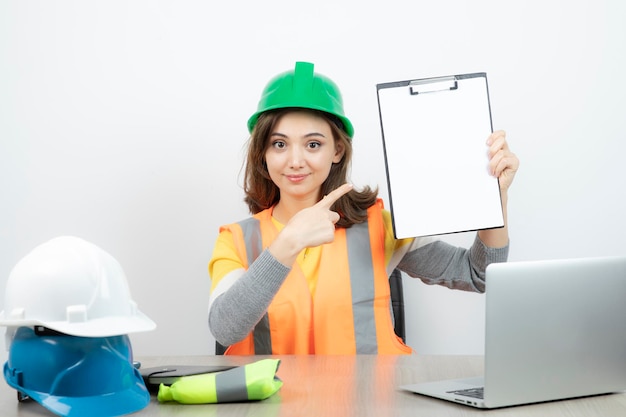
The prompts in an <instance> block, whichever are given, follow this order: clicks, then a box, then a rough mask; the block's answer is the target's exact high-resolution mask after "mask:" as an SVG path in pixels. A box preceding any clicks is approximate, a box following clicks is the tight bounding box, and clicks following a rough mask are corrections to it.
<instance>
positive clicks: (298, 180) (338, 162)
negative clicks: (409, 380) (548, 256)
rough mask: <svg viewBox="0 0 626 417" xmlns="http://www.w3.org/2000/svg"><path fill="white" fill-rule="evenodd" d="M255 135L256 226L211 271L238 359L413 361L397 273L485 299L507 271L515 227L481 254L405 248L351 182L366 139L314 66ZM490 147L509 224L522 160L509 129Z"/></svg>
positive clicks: (431, 243) (213, 302) (433, 246)
mask: <svg viewBox="0 0 626 417" xmlns="http://www.w3.org/2000/svg"><path fill="white" fill-rule="evenodd" d="M248 128H249V130H250V132H251V138H250V142H249V147H248V158H247V164H246V171H245V183H244V190H245V192H246V198H245V201H246V202H247V204H248V206H249V208H250V211H251V212H252V214H253V217H251V218H249V219H246V220H244V221H242V222H239V223H234V224H231V225H227V226H223V227H222V228H221V229H220V234H219V236H218V238H217V242H216V244H215V248H214V253H213V257H212V259H211V261H210V263H209V273H210V276H211V279H212V289H211V298H210V301H209V327H210V329H211V332H212V333H213V335H214V336H215V338H216V340H217V341H218V342H219V343H220V344H222V345H225V346H230V347H229V348H228V350H227V352H226V353H227V354H351V353H389V354H401V353H410V352H411V348H410V347H408V346H406V345H405V344H404V343H403V342H402V340H401V339H399V338H398V337H397V336H396V335H395V333H394V330H393V317H392V314H391V311H390V296H389V282H388V275H389V273H391V271H393V270H394V269H395V268H398V269H400V270H402V271H404V272H406V273H407V274H408V275H410V276H412V277H417V278H420V279H421V280H422V281H424V282H426V283H429V284H441V285H445V286H447V287H449V288H457V289H463V290H469V291H477V292H483V291H484V290H485V281H484V273H485V268H486V266H487V265H488V264H489V263H491V262H503V261H506V259H507V254H508V230H507V227H506V225H505V227H503V228H499V229H492V230H481V231H479V232H478V233H477V238H476V239H475V242H474V243H473V245H472V246H471V247H470V248H469V249H463V248H457V247H454V246H451V245H449V244H446V243H444V242H441V241H439V240H436V239H434V238H430V237H428V238H414V239H402V240H396V239H395V238H394V236H393V231H392V226H391V217H390V214H389V212H388V211H386V210H384V209H383V207H382V202H381V200H380V199H378V198H377V193H376V191H374V190H371V189H370V188H369V187H365V188H364V189H363V190H361V191H359V190H356V189H354V187H353V186H352V185H351V184H349V183H346V179H347V175H348V169H349V166H350V161H351V157H352V136H353V134H354V130H353V127H352V124H351V123H350V120H349V119H348V118H347V117H345V115H344V112H343V105H342V100H341V94H340V92H339V89H338V88H337V86H336V85H335V84H334V83H333V81H332V80H330V79H328V78H327V77H325V76H323V75H320V74H317V73H315V72H314V71H313V64H310V63H304V62H298V63H296V66H295V69H294V70H293V71H288V72H285V73H282V74H279V75H278V76H276V77H274V78H273V79H272V80H271V81H270V82H269V83H268V85H267V86H266V88H265V90H264V93H263V96H262V97H261V100H260V102H259V108H258V111H257V112H256V113H255V114H254V115H253V116H252V117H251V118H250V119H249V121H248ZM487 149H488V156H489V167H490V171H491V173H492V175H494V176H496V177H498V178H499V182H500V188H501V195H502V204H503V209H504V213H505V222H506V206H507V192H508V188H509V186H510V185H511V182H512V180H513V177H514V176H515V172H516V170H517V167H518V165H519V161H518V159H517V157H516V156H515V155H514V154H512V153H511V152H510V150H509V148H508V145H507V142H506V140H505V133H504V132H502V131H498V132H495V133H493V134H492V135H490V136H489V138H487Z"/></svg>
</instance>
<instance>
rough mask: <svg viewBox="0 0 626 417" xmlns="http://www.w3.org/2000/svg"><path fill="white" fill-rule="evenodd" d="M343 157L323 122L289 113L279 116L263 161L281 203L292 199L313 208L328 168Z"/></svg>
mask: <svg viewBox="0 0 626 417" xmlns="http://www.w3.org/2000/svg"><path fill="white" fill-rule="evenodd" d="M343 154H344V149H343V146H342V145H341V144H340V143H335V140H334V138H333V134H332V130H331V128H330V125H329V124H328V121H326V119H324V118H323V117H320V116H318V115H316V114H313V113H310V112H307V111H293V112H289V113H286V114H285V115H283V116H282V117H281V118H280V119H279V120H278V123H276V126H275V128H274V130H273V131H272V132H271V133H270V137H269V141H268V145H267V149H266V151H265V161H266V164H267V170H268V172H269V174H270V178H271V179H272V181H273V182H274V184H276V186H277V187H278V188H279V189H280V196H281V200H282V199H284V198H294V199H297V200H310V201H311V202H312V203H313V204H314V203H315V202H317V200H318V198H319V194H320V189H321V186H322V184H323V183H324V181H325V180H326V178H327V177H328V173H329V172H330V168H331V166H332V164H333V163H338V162H340V161H341V158H343Z"/></svg>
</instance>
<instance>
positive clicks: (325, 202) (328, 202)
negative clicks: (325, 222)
mask: <svg viewBox="0 0 626 417" xmlns="http://www.w3.org/2000/svg"><path fill="white" fill-rule="evenodd" d="M352 188H353V186H352V184H349V183H346V184H342V185H341V186H340V187H338V188H336V189H334V190H333V191H331V192H330V193H328V194H327V195H325V196H324V198H322V199H321V200H320V201H319V202H318V203H317V205H318V206H320V207H325V208H327V209H329V210H330V207H331V206H332V205H333V204H334V203H335V201H337V200H339V199H340V198H341V196H343V195H344V194H346V193H348V192H350V190H352Z"/></svg>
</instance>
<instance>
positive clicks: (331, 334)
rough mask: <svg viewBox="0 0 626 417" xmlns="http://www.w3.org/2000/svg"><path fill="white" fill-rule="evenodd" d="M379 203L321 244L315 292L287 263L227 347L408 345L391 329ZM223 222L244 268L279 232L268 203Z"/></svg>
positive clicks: (234, 350) (345, 350) (325, 349)
mask: <svg viewBox="0 0 626 417" xmlns="http://www.w3.org/2000/svg"><path fill="white" fill-rule="evenodd" d="M381 208H382V202H379V204H376V205H374V206H372V208H370V209H369V210H368V218H369V219H370V220H369V221H368V222H365V223H361V224H357V225H353V226H352V227H350V228H348V229H337V231H336V233H335V241H334V242H333V243H330V244H327V245H324V246H323V247H322V255H321V256H322V258H321V261H320V266H319V277H318V282H317V286H316V292H315V298H313V297H312V296H311V293H310V291H309V289H308V284H307V283H306V278H305V277H304V274H303V273H302V271H301V270H300V267H299V266H298V265H297V263H296V264H294V265H293V268H292V271H291V272H290V274H289V276H288V277H287V278H286V279H285V282H284V283H283V285H282V287H281V289H280V290H279V292H278V293H277V295H276V296H275V298H274V301H273V302H272V304H271V305H270V307H269V309H268V312H267V313H266V314H265V315H264V317H263V319H262V320H261V321H260V322H259V323H258V324H257V326H256V327H255V328H254V330H253V331H252V332H251V333H250V334H249V335H248V337H247V338H246V339H244V340H243V341H241V342H239V343H236V344H235V345H233V346H231V347H230V348H229V349H228V350H227V352H226V353H227V354H272V353H273V354H286V353H295V354H302V353H340V354H349V353H394V354H401V353H410V352H411V349H410V348H409V347H407V346H406V345H404V344H403V343H402V342H401V340H400V339H399V338H398V337H397V336H396V335H395V333H394V330H393V323H392V318H391V313H390V295H389V282H388V277H387V275H386V268H385V264H384V230H383V225H382V215H381V211H380V210H381ZM228 228H229V229H230V230H231V231H232V232H233V238H234V239H235V246H236V247H237V249H238V251H239V253H240V257H241V260H242V262H244V263H247V265H246V268H247V266H248V265H251V264H252V262H254V260H255V259H256V257H258V255H259V254H260V253H261V251H262V250H263V249H264V248H266V247H267V246H269V243H271V242H272V241H273V240H274V238H275V237H276V235H277V234H278V231H277V230H276V228H275V226H274V225H273V223H272V220H271V210H265V211H263V212H261V213H258V214H257V215H255V216H254V217H253V218H250V219H247V220H245V221H243V222H240V223H237V224H234V225H230V226H228ZM244 252H245V253H244ZM347 278H349V280H347ZM272 323H273V324H272ZM274 326H275V327H274ZM271 327H274V328H275V329H281V331H280V332H276V331H275V332H273V333H272V332H271V331H270V328H271ZM273 338H275V339H276V340H274V339H273ZM274 343H278V345H276V346H275V345H274Z"/></svg>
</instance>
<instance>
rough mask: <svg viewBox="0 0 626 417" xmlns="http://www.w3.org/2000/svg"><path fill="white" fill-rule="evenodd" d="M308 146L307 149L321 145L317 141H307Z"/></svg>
mask: <svg viewBox="0 0 626 417" xmlns="http://www.w3.org/2000/svg"><path fill="white" fill-rule="evenodd" d="M308 146H309V149H317V148H319V147H320V146H322V144H321V143H319V142H309V143H308Z"/></svg>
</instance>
